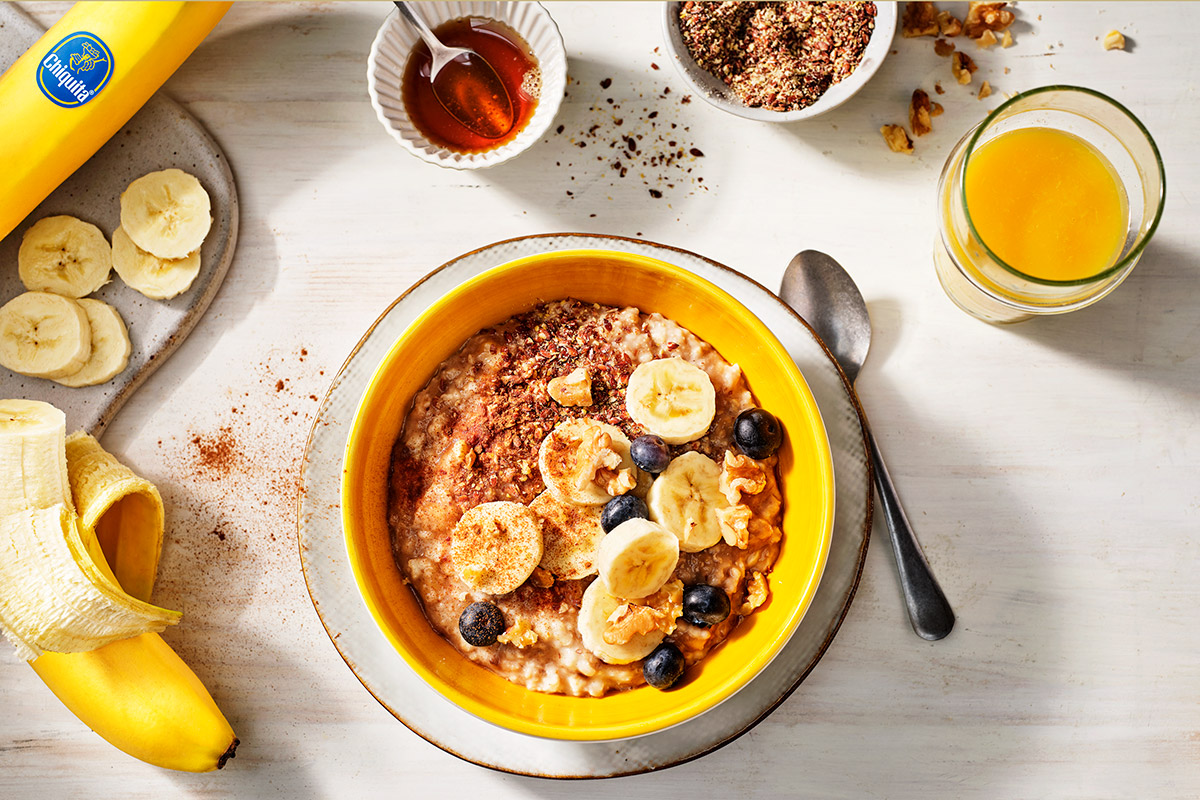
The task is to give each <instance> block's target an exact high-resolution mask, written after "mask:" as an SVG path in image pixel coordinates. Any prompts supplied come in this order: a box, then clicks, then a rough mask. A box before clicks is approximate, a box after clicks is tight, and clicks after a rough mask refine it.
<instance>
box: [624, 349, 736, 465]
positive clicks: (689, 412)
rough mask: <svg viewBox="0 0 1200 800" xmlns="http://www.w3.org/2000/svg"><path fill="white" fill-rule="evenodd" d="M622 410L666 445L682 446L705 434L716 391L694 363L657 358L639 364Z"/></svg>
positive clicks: (631, 378)
mask: <svg viewBox="0 0 1200 800" xmlns="http://www.w3.org/2000/svg"><path fill="white" fill-rule="evenodd" d="M625 410H626V411H628V412H629V416H630V417H632V418H633V421H634V422H636V423H637V424H638V425H641V426H642V427H643V428H645V429H646V430H648V431H649V432H650V433H653V434H654V435H656V436H660V437H662V439H663V441H664V442H666V443H667V444H684V443H686V442H690V441H693V440H695V439H699V438H700V437H701V436H703V435H704V434H705V433H707V432H708V427H709V426H710V425H712V421H713V417H714V416H716V413H717V392H716V389H714V388H713V384H712V379H710V378H709V377H708V373H707V372H705V371H704V370H702V369H700V368H699V367H697V366H695V365H694V364H691V363H689V362H687V361H684V360H683V359H682V358H659V359H655V360H654V361H647V362H645V363H644V364H639V365H638V367H637V369H635V370H634V371H633V374H632V375H630V376H629V385H628V386H626V387H625Z"/></svg>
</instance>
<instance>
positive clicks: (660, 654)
mask: <svg viewBox="0 0 1200 800" xmlns="http://www.w3.org/2000/svg"><path fill="white" fill-rule="evenodd" d="M686 666H687V664H686V663H685V662H684V660H683V653H681V652H680V651H679V648H678V647H676V646H675V645H673V644H671V643H670V642H663V643H662V644H660V645H659V646H658V647H656V648H654V650H653V652H651V653H650V655H648V656H646V660H645V661H644V662H642V675H643V677H645V678H646V683H648V684H650V685H651V686H653V687H654V688H655V689H670V688H671V687H672V686H674V685H675V682H676V681H678V680H679V676H680V675H682V674H683V668H684V667H686Z"/></svg>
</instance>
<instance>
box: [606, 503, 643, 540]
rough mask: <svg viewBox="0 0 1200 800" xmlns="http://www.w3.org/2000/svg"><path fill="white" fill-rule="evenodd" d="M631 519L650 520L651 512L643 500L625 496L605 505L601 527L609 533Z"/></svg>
mask: <svg viewBox="0 0 1200 800" xmlns="http://www.w3.org/2000/svg"><path fill="white" fill-rule="evenodd" d="M631 519H650V510H649V509H648V508H646V501H644V500H642V498H640V497H637V496H635V495H632V494H623V495H621V496H619V497H614V498H613V499H612V500H609V501H608V502H607V503H605V504H604V510H603V511H601V512H600V527H601V528H604V532H605V533H608V532H609V531H611V530H612V529H613V528H615V527H617V526H618V525H620V524H621V523H622V522H628V521H629V520H631Z"/></svg>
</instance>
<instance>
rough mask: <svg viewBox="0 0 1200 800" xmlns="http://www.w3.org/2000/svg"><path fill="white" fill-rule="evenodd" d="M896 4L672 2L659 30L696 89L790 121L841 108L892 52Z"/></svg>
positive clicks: (757, 114)
mask: <svg viewBox="0 0 1200 800" xmlns="http://www.w3.org/2000/svg"><path fill="white" fill-rule="evenodd" d="M895 31H896V4H895V3H894V2H864V3H859V2H786V3H773V2H770V3H768V2H738V3H730V2H724V3H709V2H684V3H680V2H671V3H665V4H664V11H663V35H664V38H665V39H666V46H667V50H668V52H669V53H670V54H671V60H672V61H673V62H674V63H675V67H676V69H678V70H679V74H680V75H681V76H683V79H684V80H685V81H686V82H687V83H688V84H689V85H690V86H691V88H692V89H693V91H695V92H696V94H698V95H699V96H700V97H702V98H704V99H705V100H707V101H708V102H709V103H710V104H712V105H714V106H716V107H717V108H720V109H721V110H723V111H727V112H729V113H730V114H734V115H735V116H739V117H744V118H746V119H753V120H759V121H763V122H794V121H796V120H802V119H809V118H811V117H815V116H818V115H820V114H824V113H825V112H826V111H831V110H832V109H834V108H837V107H838V106H840V105H841V104H842V103H844V102H846V101H847V100H849V99H850V98H851V97H853V96H854V94H855V93H857V92H858V90H859V89H861V88H862V87H863V86H864V85H866V83H867V81H869V80H870V79H871V76H872V75H874V74H875V71H876V70H877V69H879V66H880V64H882V63H883V60H884V58H886V57H887V55H888V52H889V50H890V48H891V45H892V37H893V35H894V34H895Z"/></svg>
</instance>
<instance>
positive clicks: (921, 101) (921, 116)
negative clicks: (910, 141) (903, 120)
mask: <svg viewBox="0 0 1200 800" xmlns="http://www.w3.org/2000/svg"><path fill="white" fill-rule="evenodd" d="M931 108H932V107H931V106H930V104H929V95H928V94H926V93H925V90H924V89H917V90H916V91H914V92H913V93H912V102H911V103H909V105H908V126H909V127H910V128H912V132H913V136H924V135H925V134H927V133H929V132H930V131H932V130H933V123H932V122H931V121H930V119H929V112H930V109H931Z"/></svg>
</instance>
